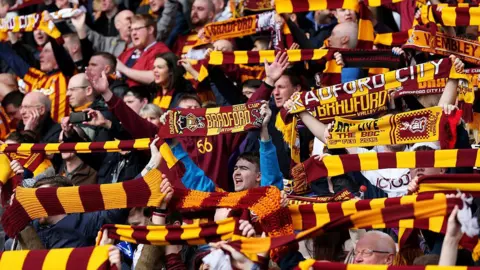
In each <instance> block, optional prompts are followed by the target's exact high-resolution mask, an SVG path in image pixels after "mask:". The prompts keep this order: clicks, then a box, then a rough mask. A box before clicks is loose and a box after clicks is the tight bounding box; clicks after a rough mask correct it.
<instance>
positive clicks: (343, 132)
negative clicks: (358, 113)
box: [327, 107, 462, 149]
mask: <svg viewBox="0 0 480 270" xmlns="http://www.w3.org/2000/svg"><path fill="white" fill-rule="evenodd" d="M461 115H462V111H460V110H457V111H455V112H453V113H452V114H451V115H445V114H444V113H443V108H441V107H431V108H427V109H422V110H415V111H408V112H404V113H399V114H395V115H386V116H383V117H381V118H378V119H367V120H350V119H346V118H342V117H335V120H334V122H335V123H334V124H333V127H332V131H331V132H330V138H329V139H328V140H327V146H328V148H330V149H334V148H349V147H368V146H375V145H394V144H413V143H417V142H436V141H440V144H441V147H442V149H445V148H447V149H451V148H453V147H454V146H455V142H456V129H457V123H458V122H459V121H460V118H461Z"/></svg>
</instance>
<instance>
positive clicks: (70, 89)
mask: <svg viewBox="0 0 480 270" xmlns="http://www.w3.org/2000/svg"><path fill="white" fill-rule="evenodd" d="M87 87H88V85H86V86H76V87H71V88H68V89H67V91H74V90H75V89H85V88H87Z"/></svg>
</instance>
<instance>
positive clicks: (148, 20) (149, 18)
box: [132, 14, 157, 37]
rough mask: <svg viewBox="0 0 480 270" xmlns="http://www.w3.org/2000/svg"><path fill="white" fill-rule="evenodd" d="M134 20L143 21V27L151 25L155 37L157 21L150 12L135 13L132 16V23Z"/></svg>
mask: <svg viewBox="0 0 480 270" xmlns="http://www.w3.org/2000/svg"><path fill="white" fill-rule="evenodd" d="M135 21H143V22H145V27H150V26H151V27H153V35H154V36H155V37H157V23H156V21H155V19H154V18H153V17H152V15H150V14H136V15H135V16H133V17H132V23H133V22H135Z"/></svg>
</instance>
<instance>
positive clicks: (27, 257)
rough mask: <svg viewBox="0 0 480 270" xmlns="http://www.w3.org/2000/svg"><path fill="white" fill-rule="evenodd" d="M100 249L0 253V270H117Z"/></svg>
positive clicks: (107, 246) (106, 248)
mask: <svg viewBox="0 0 480 270" xmlns="http://www.w3.org/2000/svg"><path fill="white" fill-rule="evenodd" d="M109 248H110V245H106V246H100V247H81V248H60V249H50V250H17V251H4V252H0V268H1V269H29V270H37V269H38V270H41V269H65V270H73V269H98V270H108V269H111V270H117V267H116V266H110V262H109V260H108V249H109Z"/></svg>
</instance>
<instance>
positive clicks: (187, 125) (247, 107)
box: [159, 102, 263, 138]
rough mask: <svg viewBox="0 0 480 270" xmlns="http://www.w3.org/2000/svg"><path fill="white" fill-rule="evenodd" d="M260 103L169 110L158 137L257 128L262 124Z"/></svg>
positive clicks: (209, 133) (200, 134)
mask: <svg viewBox="0 0 480 270" xmlns="http://www.w3.org/2000/svg"><path fill="white" fill-rule="evenodd" d="M261 105H262V104H261V103H259V102H257V103H247V104H239V105H233V106H225V107H217V108H206V109H204V108H201V109H174V110H170V111H168V115H167V118H166V121H165V124H164V125H162V127H161V128H160V130H159V136H160V137H163V138H171V137H177V136H212V135H218V134H226V133H237V132H242V131H245V130H249V129H253V128H259V127H261V126H262V123H263V117H262V116H261V115H260V106H261Z"/></svg>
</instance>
